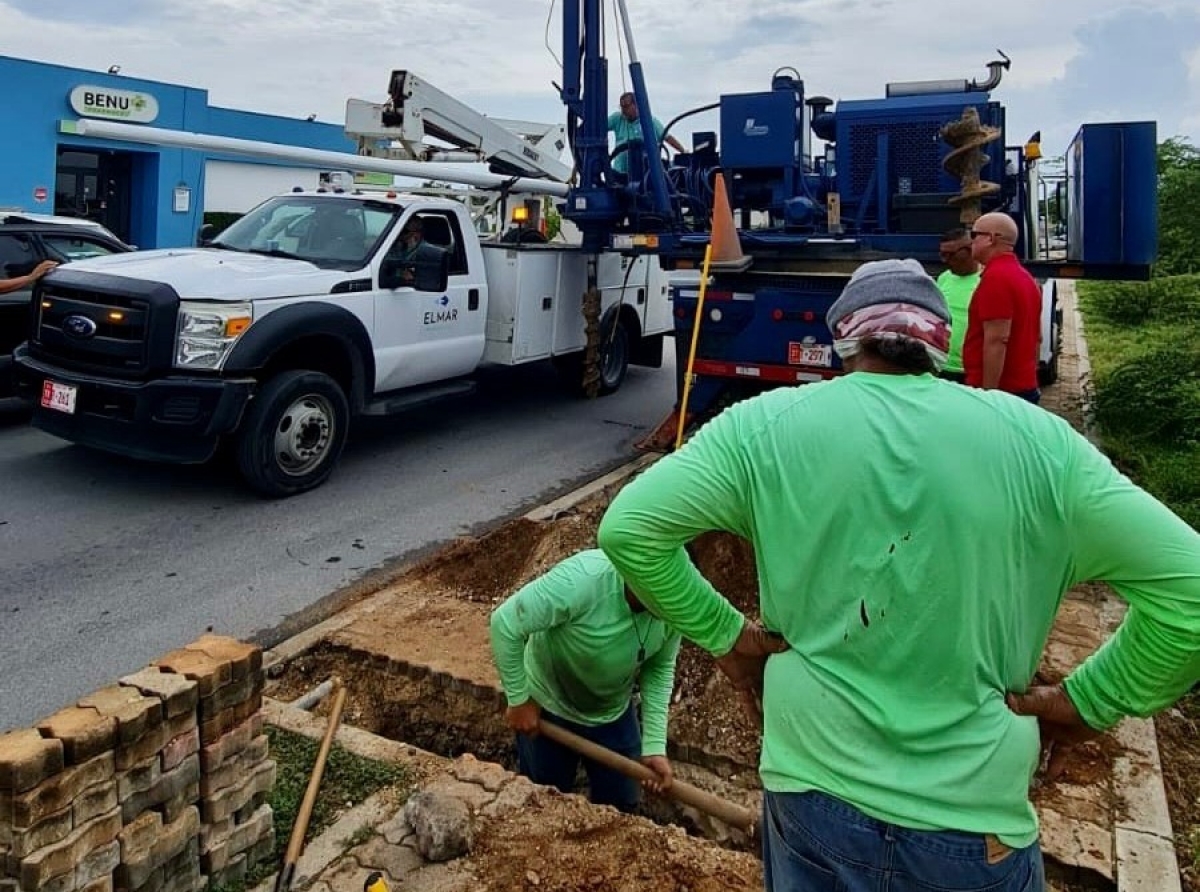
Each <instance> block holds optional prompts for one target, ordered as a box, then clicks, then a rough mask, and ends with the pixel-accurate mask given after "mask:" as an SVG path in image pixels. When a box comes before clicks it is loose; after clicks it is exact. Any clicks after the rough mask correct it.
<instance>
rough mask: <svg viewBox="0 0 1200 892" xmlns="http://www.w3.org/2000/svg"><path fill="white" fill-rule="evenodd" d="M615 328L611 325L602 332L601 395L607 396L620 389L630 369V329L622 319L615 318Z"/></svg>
mask: <svg viewBox="0 0 1200 892" xmlns="http://www.w3.org/2000/svg"><path fill="white" fill-rule="evenodd" d="M613 324H614V325H615V326H616V329H615V330H610V327H609V326H605V327H604V328H602V329H601V333H600V395H601V396H607V395H608V394H610V393H616V392H617V391H618V390H620V388H621V385H622V384H623V383H624V381H625V374H626V373H627V372H628V371H629V330H628V329H627V328H625V323H623V322H622V321H621V320H620V319H615V320H614V323H613Z"/></svg>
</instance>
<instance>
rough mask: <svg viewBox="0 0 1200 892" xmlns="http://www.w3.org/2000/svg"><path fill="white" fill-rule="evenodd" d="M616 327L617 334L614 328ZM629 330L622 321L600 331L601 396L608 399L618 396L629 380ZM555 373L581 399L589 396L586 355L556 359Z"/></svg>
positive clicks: (615, 320) (563, 356) (598, 370)
mask: <svg viewBox="0 0 1200 892" xmlns="http://www.w3.org/2000/svg"><path fill="white" fill-rule="evenodd" d="M613 324H615V325H616V331H613V329H612V325H613ZM630 349H631V348H630V343H629V329H627V328H626V327H625V323H623V322H622V321H621V320H620V319H614V320H613V322H612V323H610V324H607V325H605V326H604V327H603V328H601V330H600V358H599V362H598V363H597V365H598V366H599V367H598V369H597V372H598V373H599V375H600V388H599V395H600V396H607V395H608V394H610V393H616V391H617V390H618V389H619V388H620V387H621V384H622V383H623V382H624V381H625V374H626V372H628V371H629V356H630ZM552 362H553V364H554V368H555V370H556V371H557V372H558V374H559V375H560V376H562V379H563V380H564V381H565V382H567V384H568V386H569V387H570V388H571V390H573V391H575V392H576V393H578V394H579V395H580V396H587V388H586V387H585V386H584V384H583V365H584V353H583V351H582V350H581V351H577V352H575V353H564V354H562V355H560V356H555V357H554V359H553V360H552Z"/></svg>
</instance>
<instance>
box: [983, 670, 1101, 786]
mask: <svg viewBox="0 0 1200 892" xmlns="http://www.w3.org/2000/svg"><path fill="white" fill-rule="evenodd" d="M1004 702H1005V703H1006V704H1008V708H1009V709H1011V710H1012V711H1013V712H1015V713H1016V714H1017V715H1029V716H1033V717H1034V718H1036V719H1037V721H1038V730H1039V731H1040V732H1041V737H1042V758H1041V762H1040V763H1039V764H1040V766H1041V771H1042V775H1043V776H1044V777H1045V779H1046V780H1051V781H1052V780H1056V779H1057V778H1058V777H1059V776H1060V775H1061V774H1062V773H1063V769H1065V768H1066V764H1067V760H1068V758H1069V756H1070V751H1071V748H1072V747H1073V746H1074V745H1076V744H1079V743H1083V742H1084V741H1087V740H1093V739H1094V738H1096V737H1099V736H1100V734H1101V732H1100V731H1097V730H1096V729H1095V728H1093V727H1091V726H1090V725H1088V723H1087V722H1085V721H1084V720H1083V717H1082V716H1080V714H1079V710H1078V709H1076V708H1075V704H1074V703H1072V702H1071V698H1070V697H1068V696H1067V690H1066V688H1065V687H1063V686H1062V685H1061V684H1056V685H1034V686H1033V687H1031V688H1030V689H1029V690H1028V691H1026V692H1025V693H1024V694H1007V695H1005V697H1004Z"/></svg>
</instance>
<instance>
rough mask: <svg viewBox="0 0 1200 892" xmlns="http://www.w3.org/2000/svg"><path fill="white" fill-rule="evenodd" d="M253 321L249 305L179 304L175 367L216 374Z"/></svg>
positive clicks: (186, 302) (182, 302)
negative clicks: (208, 371)
mask: <svg viewBox="0 0 1200 892" xmlns="http://www.w3.org/2000/svg"><path fill="white" fill-rule="evenodd" d="M253 321H254V313H253V310H252V308H251V306H250V304H210V303H198V302H194V301H180V304H179V329H178V331H177V332H176V336H175V367H176V368H179V369H207V370H210V371H216V370H218V369H220V368H221V366H222V365H224V364H225V360H226V359H227V358H228V357H229V354H230V352H232V350H233V346H234V344H236V343H237V341H238V338H240V337H241V336H242V333H243V332H244V331H245V330H246V329H247V328H249V327H250V323H251V322H253Z"/></svg>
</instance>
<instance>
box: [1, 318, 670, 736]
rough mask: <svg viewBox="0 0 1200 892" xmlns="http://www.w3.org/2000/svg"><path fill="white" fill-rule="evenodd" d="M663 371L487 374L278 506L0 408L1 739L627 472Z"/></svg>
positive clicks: (212, 478)
mask: <svg viewBox="0 0 1200 892" xmlns="http://www.w3.org/2000/svg"><path fill="white" fill-rule="evenodd" d="M666 346H667V350H666V352H667V353H668V354H669V353H671V342H670V341H669V340H668V341H667V345H666ZM673 368H674V366H673V362H672V361H671V359H670V357H668V364H667V365H664V367H663V368H662V369H642V368H631V369H630V371H629V376H628V378H627V379H626V382H625V384H624V386H623V387H622V388H621V390H620V391H618V392H617V393H615V394H613V395H611V396H608V397H604V398H602V399H599V400H592V401H586V400H579V399H575V398H573V397H571V396H570V395H568V394H567V393H566V392H565V391H564V390H563V388H562V387H561V385H560V384H559V383H558V381H557V378H556V376H555V375H554V373H553V371H552V370H550V369H549V368H546V367H528V368H520V369H498V370H494V371H489V372H487V373H485V374H484V375H483V376H481V387H480V390H479V391H478V392H477V393H476V394H473V395H471V396H467V397H463V398H460V399H458V400H456V401H454V402H452V403H443V404H441V405H438V406H436V407H430V408H427V409H424V410H421V411H419V412H416V413H411V414H408V415H401V416H397V417H394V418H389V419H383V420H371V421H370V422H369V423H367V424H365V425H364V426H362V427H360V428H359V429H358V430H356V431H355V432H353V433H352V436H351V441H350V443H349V445H348V446H347V448H346V451H345V453H344V454H343V456H342V462H341V464H340V466H339V467H338V469H337V470H336V471H335V473H334V476H333V478H332V479H331V480H330V481H329V482H328V483H327V484H326V485H325V486H323V487H321V488H319V489H317V490H315V491H313V492H310V493H305V494H304V495H301V496H296V497H293V498H291V499H285V500H282V501H269V500H263V499H260V498H258V497H257V496H255V495H253V494H251V493H249V492H248V491H246V490H244V489H242V488H241V487H240V485H239V483H238V481H237V478H236V476H235V475H234V473H233V472H232V471H231V470H228V469H226V468H222V467H214V466H204V467H179V466H167V465H151V464H145V463H140V462H134V461H129V460H124V459H120V458H116V457H112V456H107V455H104V454H101V453H97V452H93V451H90V450H87V449H84V448H82V447H78V446H73V445H70V444H67V443H64V442H63V441H61V440H57V439H55V438H53V437H50V436H48V435H46V434H43V433H41V432H40V431H37V430H34V429H33V428H32V427H30V426H29V425H28V424H26V423H23V422H22V420H21V419H20V417H15V418H14V417H13V416H12V415H11V414H9V413H4V412H0V679H2V681H0V731H4V730H9V729H12V728H17V727H24V726H26V725H29V724H31V723H33V722H35V721H36V720H37V719H39V718H41V717H43V716H45V715H48V714H50V713H52V712H54V711H55V710H57V709H59V708H61V707H62V706H64V705H68V704H70V703H72V702H73V701H74V700H75V699H77V698H78V697H79V696H81V695H83V694H86V693H88V692H90V691H92V690H94V689H95V688H97V687H100V686H103V685H105V684H108V683H111V682H113V681H115V680H116V679H117V678H119V677H120V676H121V675H123V674H126V673H128V672H132V671H136V670H137V669H139V668H141V667H142V666H144V665H146V664H147V662H148V661H150V660H152V659H154V658H155V657H157V656H159V655H161V654H164V653H166V652H167V651H169V650H172V649H173V648H176V647H179V646H182V645H183V644H186V643H187V642H189V641H191V640H193V639H194V638H196V637H197V636H198V635H200V634H202V633H204V632H205V631H206V630H209V629H211V630H213V631H215V632H217V633H219V634H226V635H232V636H235V637H238V638H242V639H246V640H251V639H252V640H256V641H259V642H261V643H263V644H264V645H267V646H269V645H271V644H273V643H275V642H277V641H278V640H280V639H282V638H283V637H285V635H289V634H294V633H295V632H296V631H298V630H299V629H301V628H303V627H305V626H306V625H309V624H311V623H313V622H316V621H319V620H320V619H323V618H324V617H326V616H328V615H329V614H330V613H332V612H334V611H336V609H337V607H338V606H339V605H340V604H342V603H344V602H345V601H346V600H347V599H348V598H350V597H353V596H354V595H355V594H356V593H358V592H360V591H363V590H366V589H370V588H371V587H374V586H375V585H377V584H378V583H380V582H381V581H383V580H385V579H386V578H387V576H388V574H389V567H390V568H391V572H393V573H394V572H395V568H396V567H397V565H399V564H403V563H404V562H405V561H407V560H409V559H412V558H414V557H417V556H419V555H420V554H422V553H424V552H428V551H430V550H433V549H434V548H436V547H437V546H438V545H439V544H442V543H445V542H446V541H448V540H450V539H453V538H455V537H457V536H461V535H464V534H470V533H475V532H478V531H479V530H481V529H483V528H486V527H488V526H490V525H493V524H494V523H496V522H497V521H499V520H501V519H504V518H507V517H511V516H513V515H515V514H518V513H521V512H522V511H524V510H528V509H529V508H532V507H534V506H535V505H537V504H539V503H541V502H542V501H545V500H546V499H549V498H552V497H554V496H556V495H560V494H562V493H564V492H566V491H569V490H571V489H573V488H574V487H575V486H577V485H579V484H580V483H582V482H584V481H586V480H588V479H591V478H593V477H596V476H599V475H600V474H602V473H604V472H606V471H608V470H610V469H612V468H614V467H616V466H618V465H620V464H622V463H624V462H626V461H629V460H631V459H633V458H635V457H637V455H638V454H639V453H637V452H636V451H635V450H634V449H633V443H634V442H635V441H636V440H638V439H639V438H640V437H641V436H643V435H644V434H645V433H646V432H648V431H649V430H650V429H651V428H653V427H654V426H655V425H656V424H657V423H658V422H659V421H660V420H662V418H663V417H664V416H665V415H666V413H667V412H668V411H670V408H671V406H672V404H673V400H674V372H673Z"/></svg>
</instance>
